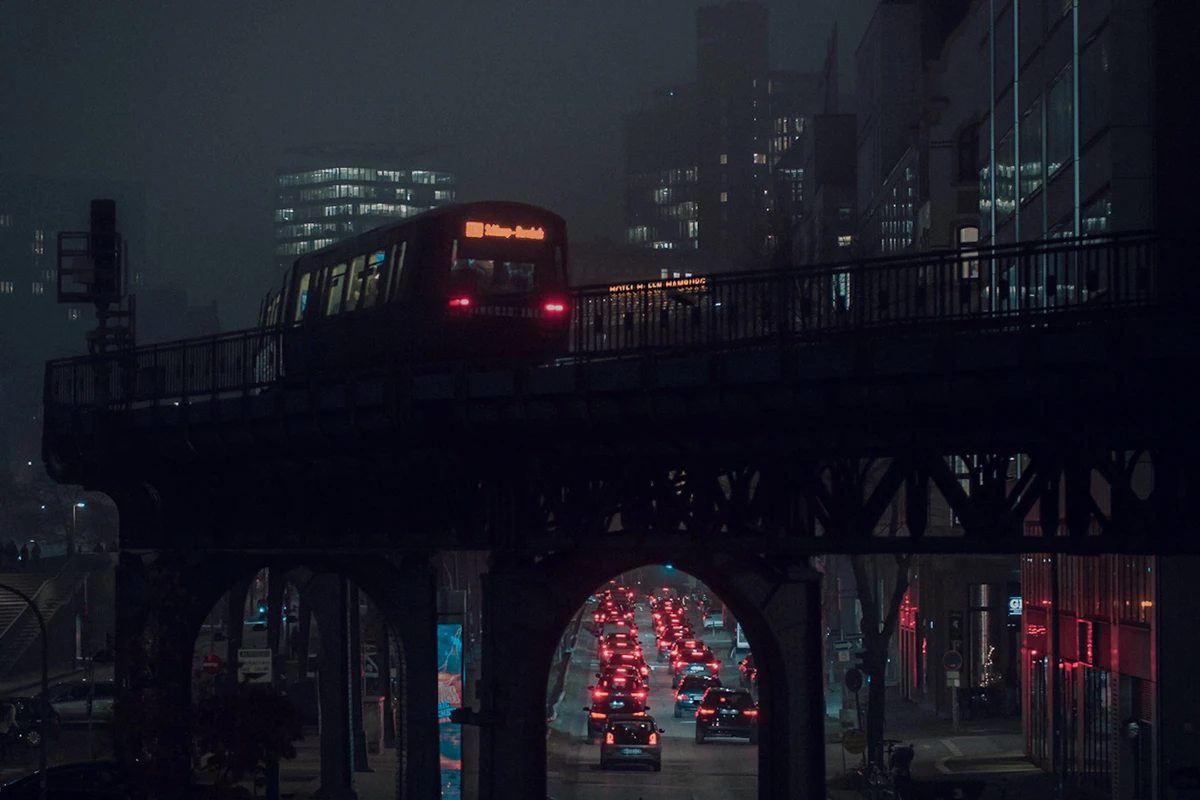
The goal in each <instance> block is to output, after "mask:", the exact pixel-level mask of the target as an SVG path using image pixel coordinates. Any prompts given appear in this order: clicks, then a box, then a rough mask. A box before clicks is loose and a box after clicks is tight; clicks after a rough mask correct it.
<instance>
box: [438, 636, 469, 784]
mask: <svg viewBox="0 0 1200 800" xmlns="http://www.w3.org/2000/svg"><path fill="white" fill-rule="evenodd" d="M462 635H463V629H462V625H446V624H439V625H438V626H437V659H438V698H437V709H438V734H439V739H440V744H439V751H440V760H441V769H442V798H443V800H459V798H461V797H462V789H461V779H462V725H459V724H457V723H454V722H450V712H451V711H452V710H454V709H456V708H462V695H463V657H462Z"/></svg>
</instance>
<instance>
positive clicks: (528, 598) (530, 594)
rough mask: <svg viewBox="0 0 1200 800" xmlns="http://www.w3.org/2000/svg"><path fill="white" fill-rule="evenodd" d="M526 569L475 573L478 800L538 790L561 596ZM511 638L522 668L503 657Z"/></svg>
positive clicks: (519, 798)
mask: <svg viewBox="0 0 1200 800" xmlns="http://www.w3.org/2000/svg"><path fill="white" fill-rule="evenodd" d="M531 573H532V571H529V572H526V571H518V570H513V569H506V568H500V569H497V568H495V567H494V566H493V568H491V569H489V571H488V572H487V573H485V574H484V575H482V576H480V577H481V581H482V583H483V619H484V622H483V660H482V664H481V675H480V685H481V687H482V697H481V698H480V699H481V703H480V719H479V723H480V737H479V800H527V799H528V798H531V797H545V796H546V679H547V671H548V670H549V668H550V661H551V655H552V651H553V649H554V646H555V645H556V644H557V643H558V641H559V639H560V638H561V636H562V632H563V620H562V619H561V615H562V610H561V608H560V606H561V605H562V601H561V599H559V598H556V597H554V596H553V594H552V593H551V592H550V591H549V587H548V586H546V585H545V584H544V583H543V582H541V581H539V580H538V579H537V577H536V575H535V574H531ZM573 610H574V609H572V611H573ZM518 644H519V646H520V647H521V648H522V650H524V651H525V652H526V653H527V657H526V659H525V666H524V668H514V667H513V665H512V663H511V660H510V659H508V658H505V657H504V654H505V651H506V650H511V648H512V647H514V646H517V645H518Z"/></svg>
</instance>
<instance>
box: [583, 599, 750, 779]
mask: <svg viewBox="0 0 1200 800" xmlns="http://www.w3.org/2000/svg"><path fill="white" fill-rule="evenodd" d="M593 600H594V605H593V610H592V615H591V618H592V630H593V631H594V632H595V634H596V637H597V642H596V645H597V650H596V659H597V663H598V665H599V670H600V671H599V672H597V673H596V683H595V684H594V685H592V686H589V687H588V692H589V695H590V696H589V703H588V705H586V706H584V709H583V710H584V711H585V712H587V731H586V738H587V743H588V744H596V743H599V744H600V768H601V769H610V768H615V767H641V768H646V767H648V768H649V769H651V770H653V771H655V772H658V771H661V770H662V746H663V737H664V735H665V734H666V733H667V731H666V730H665V729H664V728H662V727H660V725H659V723H658V722H657V721H656V720H655V717H654V716H653V715H651V713H650V711H651V707H650V689H651V674H652V669H653V670H656V671H660V672H661V671H666V672H667V673H668V674H669V675H670V679H671V680H670V686H671V690H672V692H673V695H674V697H673V698H672V701H671V704H672V706H673V716H674V718H675V719H687V718H693V719H694V720H695V722H696V729H695V741H696V744H704V743H706V742H707V741H708V740H709V739H712V738H717V737H737V738H744V739H748V740H749V741H750V743H752V744H757V742H758V705H757V703H756V702H755V701H754V698H753V696H752V695H751V693H750V692H749V691H747V690H746V689H744V688H740V687H739V688H731V687H727V686H725V685H724V684H723V683H722V678H721V659H720V658H719V657H718V656H717V655H716V654H715V653H714V652H713V650H712V648H711V647H709V646H708V645H706V644H705V642H704V640H703V639H702V638H700V637H698V636H697V635H696V632H695V630H694V629H693V627H692V625H691V623H690V622H689V620H688V617H689V610H696V607H697V606H698V605H699V606H701V610H702V606H703V603H702V602H701V598H700V597H699V596H692V595H687V594H681V593H678V592H676V591H675V590H672V589H671V588H670V587H656V588H655V589H653V590H650V591H648V592H646V591H639V590H637V589H635V588H631V587H627V586H624V585H620V584H616V583H613V584H611V585H610V586H609V587H607V588H605V589H604V590H603V591H601V592H599V593H598V594H597V595H596V596H595V597H594V598H593ZM689 606H690V608H689ZM642 608H645V609H646V610H648V611H649V616H650V621H651V623H652V624H653V629H654V630H653V632H654V640H655V651H656V653H655V656H654V660H655V664H654V666H653V667H652V666H651V664H650V663H648V662H647V660H646V656H645V653H644V651H643V647H642V643H641V640H640V638H639V637H640V634H641V631H640V630H639V628H638V624H637V621H636V616H637V612H638V610H639V609H642ZM644 619H645V618H644V617H643V620H644ZM739 677H740V676H739ZM659 691H662V689H659Z"/></svg>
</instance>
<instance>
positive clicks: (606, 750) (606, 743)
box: [600, 714, 666, 772]
mask: <svg viewBox="0 0 1200 800" xmlns="http://www.w3.org/2000/svg"><path fill="white" fill-rule="evenodd" d="M664 733H666V731H664V730H663V729H662V728H660V727H658V723H657V722H655V720H654V717H652V716H649V715H648V714H641V715H634V714H614V715H612V716H611V717H609V718H608V720H607V721H606V722H605V724H604V730H603V731H602V734H603V737H604V738H603V740H602V741H601V743H600V769H612V768H613V767H633V766H645V767H650V769H652V770H654V771H655V772H661V771H662V735H663V734H664Z"/></svg>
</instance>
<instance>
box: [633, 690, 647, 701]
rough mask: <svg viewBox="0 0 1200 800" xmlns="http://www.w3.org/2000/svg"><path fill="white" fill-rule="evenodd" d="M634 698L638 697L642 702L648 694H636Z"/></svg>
mask: <svg viewBox="0 0 1200 800" xmlns="http://www.w3.org/2000/svg"><path fill="white" fill-rule="evenodd" d="M633 696H634V697H636V698H637V699H638V700H642V699H644V698H645V697H646V693H645V692H634V693H633Z"/></svg>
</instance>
